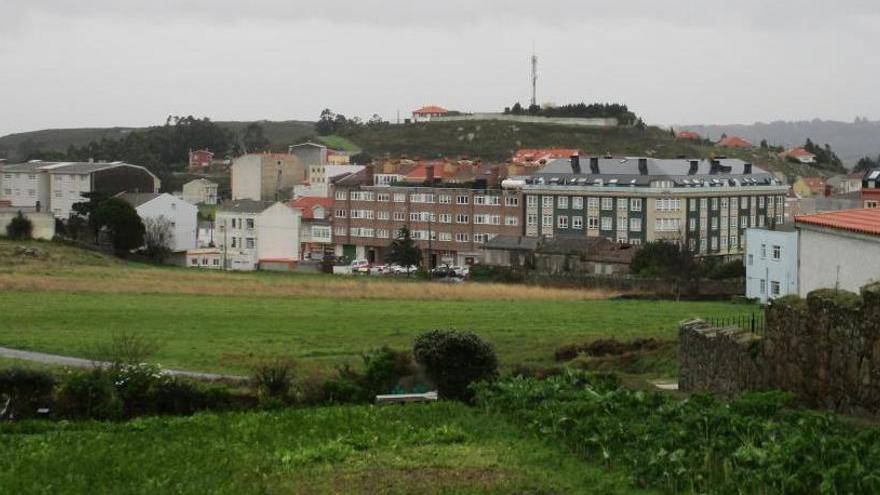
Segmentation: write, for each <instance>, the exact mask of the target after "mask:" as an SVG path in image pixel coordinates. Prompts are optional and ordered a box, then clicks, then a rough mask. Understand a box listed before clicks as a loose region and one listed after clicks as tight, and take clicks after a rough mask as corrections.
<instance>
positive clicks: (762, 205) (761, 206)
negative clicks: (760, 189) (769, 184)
mask: <svg viewBox="0 0 880 495" xmlns="http://www.w3.org/2000/svg"><path fill="white" fill-rule="evenodd" d="M763 207H764V196H758V208H763Z"/></svg>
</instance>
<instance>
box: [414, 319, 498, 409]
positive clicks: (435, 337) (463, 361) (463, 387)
mask: <svg viewBox="0 0 880 495" xmlns="http://www.w3.org/2000/svg"><path fill="white" fill-rule="evenodd" d="M413 356H415V359H416V362H417V363H419V365H421V366H422V367H423V368H424V370H425V373H426V374H427V376H428V378H429V379H430V380H431V381H433V382H434V384H435V385H436V386H437V392H438V393H439V394H440V396H441V397H443V398H445V399H454V400H461V401H465V402H470V401H471V400H472V399H473V392H472V391H471V390H470V385H471V384H472V383H474V382H477V381H480V380H492V379H494V378H495V377H497V376H498V358H497V357H496V356H495V350H494V349H493V348H492V346H491V345H490V344H488V343H486V342H485V341H483V340H482V339H481V338H480V337H479V336H477V335H476V334H474V333H473V332H459V331H456V330H433V331H430V332H426V333H423V334H421V335H419V336H418V337H417V338H416V341H415V344H414V345H413Z"/></svg>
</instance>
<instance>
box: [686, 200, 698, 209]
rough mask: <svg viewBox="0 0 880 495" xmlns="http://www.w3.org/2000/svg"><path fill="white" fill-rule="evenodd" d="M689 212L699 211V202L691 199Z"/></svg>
mask: <svg viewBox="0 0 880 495" xmlns="http://www.w3.org/2000/svg"><path fill="white" fill-rule="evenodd" d="M688 210H689V211H697V200H696V199H689V200H688Z"/></svg>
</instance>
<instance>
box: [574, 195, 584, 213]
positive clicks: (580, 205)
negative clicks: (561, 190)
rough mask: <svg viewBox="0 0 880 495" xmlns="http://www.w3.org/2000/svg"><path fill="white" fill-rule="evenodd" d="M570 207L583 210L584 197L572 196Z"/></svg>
mask: <svg viewBox="0 0 880 495" xmlns="http://www.w3.org/2000/svg"><path fill="white" fill-rule="evenodd" d="M571 208H572V209H573V210H583V209H584V198H582V197H581V196H574V197H572V198H571Z"/></svg>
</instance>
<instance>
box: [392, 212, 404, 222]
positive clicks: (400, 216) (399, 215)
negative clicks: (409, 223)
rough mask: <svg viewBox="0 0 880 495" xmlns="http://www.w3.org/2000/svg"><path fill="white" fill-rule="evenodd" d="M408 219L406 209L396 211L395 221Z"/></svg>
mask: <svg viewBox="0 0 880 495" xmlns="http://www.w3.org/2000/svg"><path fill="white" fill-rule="evenodd" d="M404 220H406V212H405V211H395V212H394V221H396V222H403V221H404Z"/></svg>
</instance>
